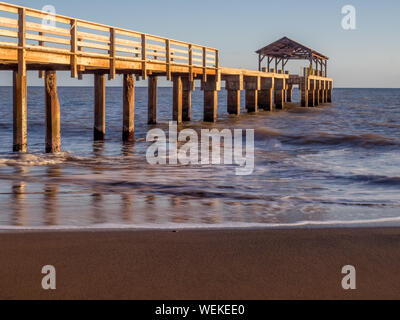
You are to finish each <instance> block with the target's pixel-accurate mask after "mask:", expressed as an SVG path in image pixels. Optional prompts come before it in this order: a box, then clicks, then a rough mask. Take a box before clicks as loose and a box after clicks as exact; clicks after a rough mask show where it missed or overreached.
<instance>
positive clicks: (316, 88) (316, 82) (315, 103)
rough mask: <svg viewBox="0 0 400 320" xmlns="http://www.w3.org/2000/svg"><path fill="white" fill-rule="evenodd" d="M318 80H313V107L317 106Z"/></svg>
mask: <svg viewBox="0 0 400 320" xmlns="http://www.w3.org/2000/svg"><path fill="white" fill-rule="evenodd" d="M319 90H320V85H319V80H314V106H319Z"/></svg>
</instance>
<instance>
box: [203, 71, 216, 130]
mask: <svg viewBox="0 0 400 320" xmlns="http://www.w3.org/2000/svg"><path fill="white" fill-rule="evenodd" d="M219 86H220V84H219V82H218V81H217V79H216V77H211V76H209V77H207V82H204V81H203V82H202V90H204V122H216V121H217V118H218V90H220V88H219Z"/></svg>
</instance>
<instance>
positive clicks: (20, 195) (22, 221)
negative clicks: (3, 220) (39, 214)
mask: <svg viewBox="0 0 400 320" xmlns="http://www.w3.org/2000/svg"><path fill="white" fill-rule="evenodd" d="M28 172H29V170H28V169H27V168H25V167H20V168H18V167H17V168H16V169H15V174H16V176H19V178H23V177H25V176H26V174H27V173H28ZM26 186H27V184H26V182H25V181H22V180H20V181H14V182H13V185H12V200H11V201H12V211H13V218H12V220H13V225H14V226H18V227H23V226H27V221H26V220H27V203H26V198H27V197H26Z"/></svg>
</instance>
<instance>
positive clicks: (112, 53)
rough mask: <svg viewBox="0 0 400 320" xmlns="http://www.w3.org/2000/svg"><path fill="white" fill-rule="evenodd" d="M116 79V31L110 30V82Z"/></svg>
mask: <svg viewBox="0 0 400 320" xmlns="http://www.w3.org/2000/svg"><path fill="white" fill-rule="evenodd" d="M113 79H115V29H114V28H110V73H109V74H108V80H113Z"/></svg>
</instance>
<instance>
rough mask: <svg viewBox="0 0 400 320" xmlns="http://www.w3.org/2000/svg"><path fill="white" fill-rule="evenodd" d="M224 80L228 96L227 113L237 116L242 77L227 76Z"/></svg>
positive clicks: (238, 113)
mask: <svg viewBox="0 0 400 320" xmlns="http://www.w3.org/2000/svg"><path fill="white" fill-rule="evenodd" d="M225 80H226V81H225V89H226V90H227V95H228V105H227V107H228V113H229V114H231V115H235V116H239V115H240V91H241V90H243V76H242V75H240V76H228V77H227V78H226V79H225Z"/></svg>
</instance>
